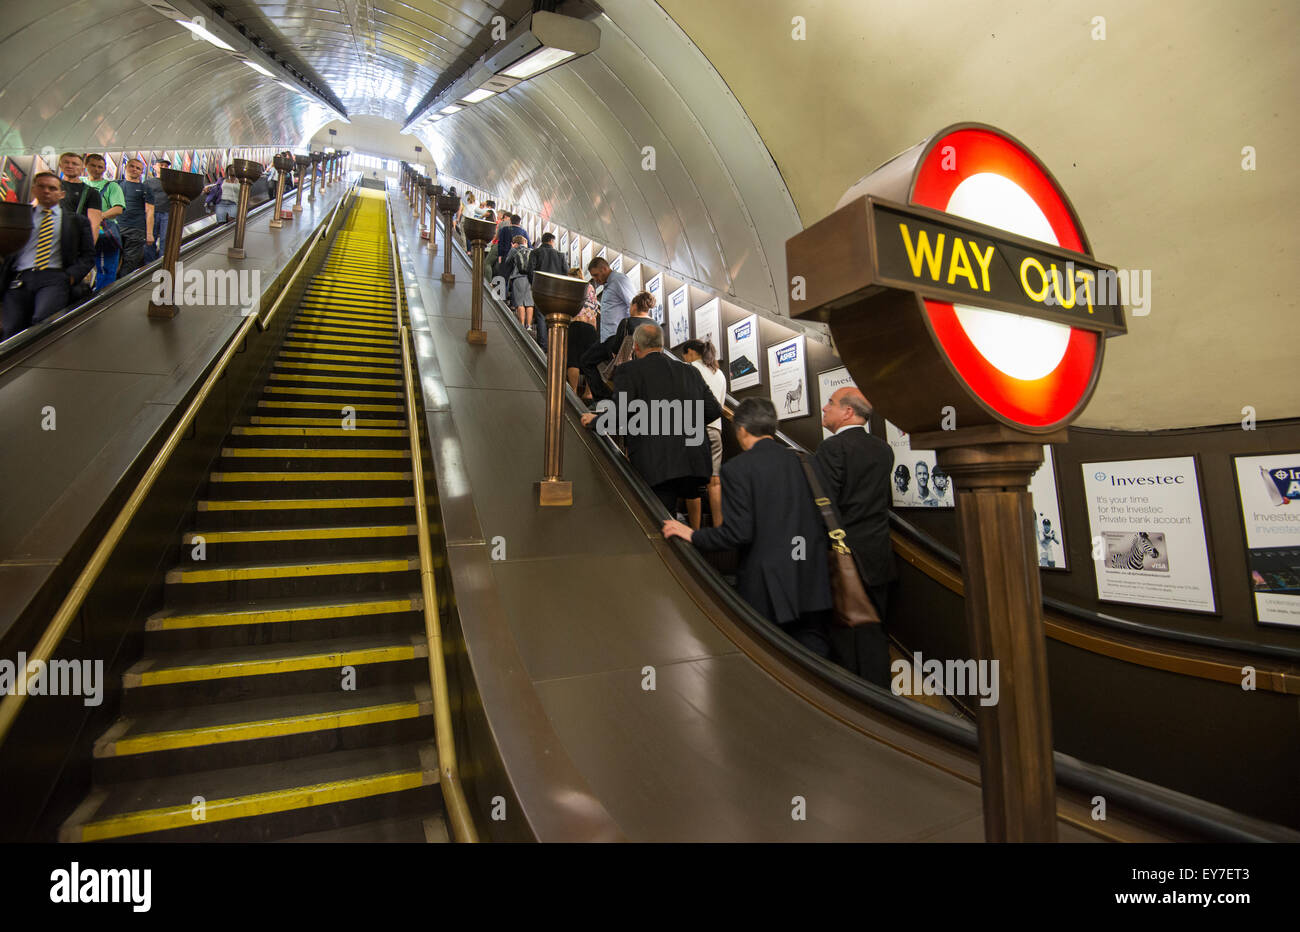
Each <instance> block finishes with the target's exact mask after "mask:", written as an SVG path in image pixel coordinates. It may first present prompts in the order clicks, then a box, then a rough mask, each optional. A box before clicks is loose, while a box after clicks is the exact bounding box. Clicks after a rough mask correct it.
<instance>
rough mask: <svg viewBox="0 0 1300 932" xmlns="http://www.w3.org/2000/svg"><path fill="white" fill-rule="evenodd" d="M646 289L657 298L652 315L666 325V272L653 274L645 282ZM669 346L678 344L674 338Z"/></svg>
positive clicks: (655, 319) (659, 323) (656, 320)
mask: <svg viewBox="0 0 1300 932" xmlns="http://www.w3.org/2000/svg"><path fill="white" fill-rule="evenodd" d="M645 290H646V291H648V292H650V294H651V296H653V297H654V299H655V306H654V307H652V308H651V309H650V316H651V317H653V318H654V321H655V323H656V324H658V325H659V326H661V327H662V326H663V325H664V273H663V272H659V273H657V274H655V275H653V276H651V278H650V280H649V281H648V282H646V283H645ZM668 345H669V346H676V343H674V342H673V341H672V340H669V341H668Z"/></svg>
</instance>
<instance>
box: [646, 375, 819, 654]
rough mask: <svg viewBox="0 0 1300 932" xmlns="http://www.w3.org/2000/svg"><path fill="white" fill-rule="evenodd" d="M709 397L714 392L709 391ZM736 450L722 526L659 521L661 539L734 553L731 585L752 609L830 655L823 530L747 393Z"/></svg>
mask: <svg viewBox="0 0 1300 932" xmlns="http://www.w3.org/2000/svg"><path fill="white" fill-rule="evenodd" d="M710 397H712V396H710ZM733 422H734V424H735V428H736V439H737V440H738V441H739V442H740V446H741V449H742V450H744V451H745V452H743V453H741V454H740V455H739V456H736V457H734V458H732V459H730V460H728V461H727V462H725V463H723V464H722V526H721V527H706V528H700V529H699V530H698V531H696V530H692V529H691V528H690V527H689V526H688V525H685V524H682V523H681V522H680V521H671V520H670V521H665V522H664V526H663V534H664V537H680V538H681V539H682V540H685V541H689V542H690V543H692V544H694V545H695V546H696V547H697V548H698V549H700V550H737V551H739V554H740V570H739V572H738V573H737V584H736V589H737V591H739V593H740V595H741V596H742V597H743V598H744V599H745V601H746V602H748V603H749V604H750V605H751V606H753V608H754V610H755V611H756V612H758V613H759V614H760V615H762V616H763V617H764V618H767V619H768V620H769V621H772V622H775V623H776V624H777V625H779V626H780V627H781V628H782V630H784V631H785V632H786V633H787V634H789V635H790V636H791V637H793V638H794V639H795V640H797V641H798V642H799V643H801V644H803V645H804V646H805V647H807V648H808V649H809V650H811V651H812V652H813V653H815V654H817V655H818V656H821V657H830V656H831V641H830V634H829V629H830V618H831V607H832V602H831V584H830V570H829V567H828V564H827V556H828V555H827V536H826V527H825V525H824V524H823V522H822V517H821V514H820V513H819V512H818V510H817V506H816V504H815V503H814V502H813V496H812V490H811V489H810V488H809V486H808V479H807V477H806V476H805V475H804V470H803V465H802V464H801V463H800V462H799V457H798V455H797V454H796V453H795V452H794V451H793V450H791V449H789V448H788V447H786V446H784V445H782V444H781V443H779V442H778V441H777V440H776V425H777V418H776V408H775V406H774V405H773V404H772V402H771V401H769V400H768V399H766V398H746V399H745V400H744V401H742V402H741V403H740V404H739V405H738V406H737V407H736V413H735V415H734V417H733Z"/></svg>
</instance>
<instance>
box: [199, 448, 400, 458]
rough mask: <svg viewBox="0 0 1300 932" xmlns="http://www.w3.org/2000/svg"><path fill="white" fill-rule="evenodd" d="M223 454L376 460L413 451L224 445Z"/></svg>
mask: <svg viewBox="0 0 1300 932" xmlns="http://www.w3.org/2000/svg"><path fill="white" fill-rule="evenodd" d="M221 455H222V456H229V457H232V458H239V457H249V458H251V457H266V458H279V457H298V458H300V459H348V458H356V459H375V460H390V459H408V460H409V459H410V458H411V453H410V451H409V450H375V449H371V448H367V449H362V450H354V449H350V448H348V447H341V448H339V449H337V450H331V449H328V448H322V447H314V448H312V449H310V450H295V449H293V448H291V447H290V448H284V447H222V448H221Z"/></svg>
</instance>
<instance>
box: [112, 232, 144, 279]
mask: <svg viewBox="0 0 1300 932" xmlns="http://www.w3.org/2000/svg"><path fill="white" fill-rule="evenodd" d="M142 265H144V229H143V228H141V229H132V228H131V227H122V261H121V264H120V265H118V267H117V277H118V278H125V277H126V276H128V275H130V274H131V273H132V272H134V271H135V270H136V269H138V268H139V267H140V266H142Z"/></svg>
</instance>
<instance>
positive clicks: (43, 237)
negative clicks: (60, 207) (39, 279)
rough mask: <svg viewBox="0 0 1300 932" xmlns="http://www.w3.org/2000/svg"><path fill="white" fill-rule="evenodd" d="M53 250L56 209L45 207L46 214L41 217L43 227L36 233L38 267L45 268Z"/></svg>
mask: <svg viewBox="0 0 1300 932" xmlns="http://www.w3.org/2000/svg"><path fill="white" fill-rule="evenodd" d="M53 252H54V211H52V210H50V209H49V208H48V207H47V208H45V216H44V217H42V218H41V229H40V231H39V232H38V233H37V234H36V268H38V269H43V268H45V266H46V265H47V264H48V263H49V261H50V254H51V253H53Z"/></svg>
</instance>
